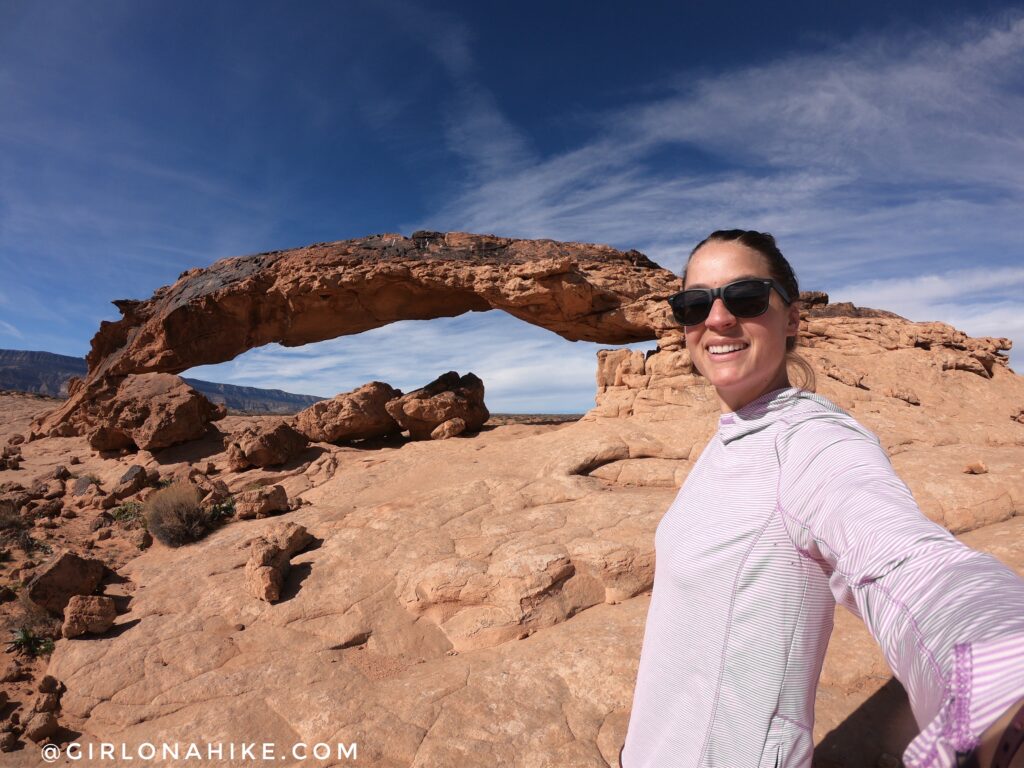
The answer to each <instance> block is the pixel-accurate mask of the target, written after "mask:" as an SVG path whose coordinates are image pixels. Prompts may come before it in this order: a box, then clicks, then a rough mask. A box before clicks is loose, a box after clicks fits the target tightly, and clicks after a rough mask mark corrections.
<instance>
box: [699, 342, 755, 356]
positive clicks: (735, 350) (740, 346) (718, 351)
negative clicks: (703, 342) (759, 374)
mask: <svg viewBox="0 0 1024 768" xmlns="http://www.w3.org/2000/svg"><path fill="white" fill-rule="evenodd" d="M749 346H750V345H749V344H747V343H746V342H738V343H736V344H712V345H710V346H709V347H708V355H710V356H711V357H712V358H714V359H715V360H730V359H732V358H734V357H739V356H740V353H742V352H743V350H745V349H746V348H747V347H749Z"/></svg>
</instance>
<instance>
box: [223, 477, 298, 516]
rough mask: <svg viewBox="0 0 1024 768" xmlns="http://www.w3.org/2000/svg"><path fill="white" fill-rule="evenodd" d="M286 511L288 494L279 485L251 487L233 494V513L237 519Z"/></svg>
mask: <svg viewBox="0 0 1024 768" xmlns="http://www.w3.org/2000/svg"><path fill="white" fill-rule="evenodd" d="M287 511H288V494H287V493H285V490H284V487H283V486H280V485H272V486H270V487H269V488H268V487H267V486H262V487H260V488H251V489H249V490H248V491H242V492H241V493H238V494H236V495H235V515H236V517H238V519H239V520H250V519H252V518H254V517H269V516H270V515H273V514H276V513H278V512H287Z"/></svg>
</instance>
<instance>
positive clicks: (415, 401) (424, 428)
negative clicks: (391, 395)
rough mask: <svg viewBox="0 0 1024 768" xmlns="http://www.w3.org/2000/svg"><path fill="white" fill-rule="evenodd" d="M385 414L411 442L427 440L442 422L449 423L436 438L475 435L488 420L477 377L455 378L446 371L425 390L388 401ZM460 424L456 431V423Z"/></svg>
mask: <svg viewBox="0 0 1024 768" xmlns="http://www.w3.org/2000/svg"><path fill="white" fill-rule="evenodd" d="M385 408H387V411H388V413H390V414H391V416H392V418H394V420H395V421H397V422H398V423H399V424H400V425H401V426H402V429H407V430H409V436H410V437H412V439H413V440H429V439H430V438H431V437H433V435H432V433H433V432H434V430H435V429H437V428H438V427H439V426H441V425H442V424H445V422H449V421H452V422H453V423H452V424H451V425H449V426H448V427H446V428H445V429H444V430H442V431H441V432H439V433H438V437H454V436H455V435H457V434H460V433H461V432H476V431H478V430H479V429H480V427H482V426H483V425H484V423H485V422H486V421H487V419H489V418H490V413H489V412H488V411H487V406H485V405H484V383H483V382H482V381H481V380H480V378H479V377H478V376H475V375H474V374H472V373H467V374H466V375H465V376H461V377H460V376H459V374H458V373H456V372H455V371H448V373H445V374H443V375H441V376H439V377H437V378H436V379H434V380H433V381H432V382H430V383H429V384H427V385H426V386H425V387H422V388H420V389H417V390H415V391H413V392H410V393H409V394H407V395H403V396H402V397H399V398H397V399H395V400H391V401H390V402H388V403H387V405H385ZM455 419H459V420H460V421H461V422H462V424H461V429H460V428H459V426H460V425H459V423H458V421H454V420H455Z"/></svg>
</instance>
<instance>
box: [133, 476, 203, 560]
mask: <svg viewBox="0 0 1024 768" xmlns="http://www.w3.org/2000/svg"><path fill="white" fill-rule="evenodd" d="M199 500H200V491H199V488H197V487H196V486H195V485H193V484H192V483H185V482H177V483H172V484H171V485H169V486H167V487H166V488H162V489H161V490H159V491H157V492H156V493H154V494H153V495H152V496H150V497H149V499H148V500H147V501H146V504H145V506H144V507H143V512H142V514H143V517H144V519H145V521H146V528H147V529H148V530H149V532H150V533H151V534H153V536H155V537H156V538H157V539H158V540H159V541H160V542H162V543H164V544H166V545H167V546H169V547H180V546H181V545H182V544H189V543H191V542H193V541H199V539H201V538H203V536H205V535H206V534H207V533H209V532H210V531H211V530H212V529H213V527H214V526H215V525H216V524H217V522H218V521H219V519H220V518H221V515H220V513H219V512H215V511H213V510H214V508H213V507H211V508H205V509H204V508H203V507H202V506H201V505H200V504H199Z"/></svg>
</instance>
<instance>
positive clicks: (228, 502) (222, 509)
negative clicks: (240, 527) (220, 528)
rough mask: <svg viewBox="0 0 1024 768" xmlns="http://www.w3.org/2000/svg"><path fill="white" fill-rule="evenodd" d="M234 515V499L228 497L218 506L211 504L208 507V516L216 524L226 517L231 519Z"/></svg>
mask: <svg viewBox="0 0 1024 768" xmlns="http://www.w3.org/2000/svg"><path fill="white" fill-rule="evenodd" d="M234 514H235V497H234V496H228V497H227V498H226V499H225V500H224V501H222V502H220V503H219V504H212V505H211V506H210V516H211V517H212V518H213V519H214V520H215V521H217V522H219V521H221V520H223V519H224V518H226V517H232V516H233V515H234Z"/></svg>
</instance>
